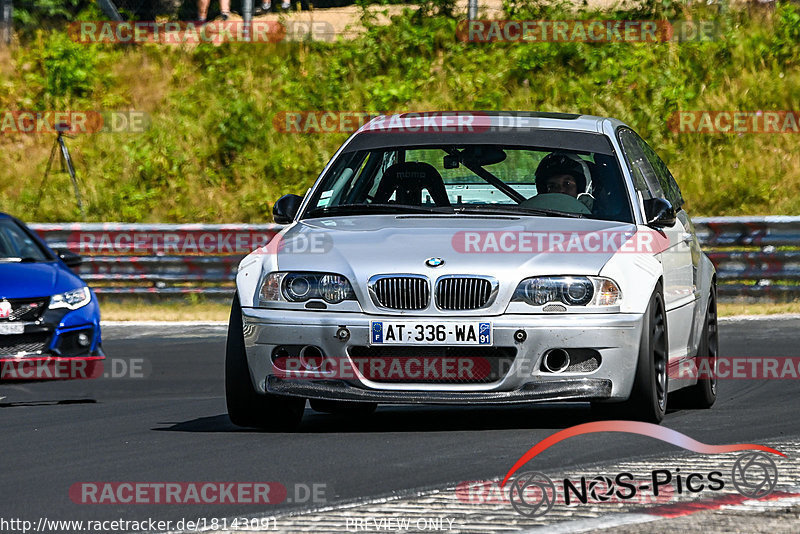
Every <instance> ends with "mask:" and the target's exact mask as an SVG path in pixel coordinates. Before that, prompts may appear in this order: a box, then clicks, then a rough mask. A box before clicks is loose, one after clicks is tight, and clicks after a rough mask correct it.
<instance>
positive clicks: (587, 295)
mask: <svg viewBox="0 0 800 534" xmlns="http://www.w3.org/2000/svg"><path fill="white" fill-rule="evenodd" d="M621 297H622V293H621V292H620V290H619V286H618V285H617V284H616V282H614V281H613V280H611V279H609V278H601V277H598V276H536V277H533V278H526V279H525V280H523V281H522V282H520V283H519V285H518V286H517V289H516V291H514V297H513V299H512V300H514V301H519V302H525V303H527V304H530V305H531V306H544V305H545V304H547V303H548V302H561V303H563V304H566V305H568V306H614V305H616V304H618V303H619V300H620V298H621Z"/></svg>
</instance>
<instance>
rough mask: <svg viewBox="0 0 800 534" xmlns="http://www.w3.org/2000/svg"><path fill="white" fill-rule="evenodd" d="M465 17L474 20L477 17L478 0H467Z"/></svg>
mask: <svg viewBox="0 0 800 534" xmlns="http://www.w3.org/2000/svg"><path fill="white" fill-rule="evenodd" d="M467 18H468V19H469V20H475V19H477V18H478V0H469V10H468V12H467Z"/></svg>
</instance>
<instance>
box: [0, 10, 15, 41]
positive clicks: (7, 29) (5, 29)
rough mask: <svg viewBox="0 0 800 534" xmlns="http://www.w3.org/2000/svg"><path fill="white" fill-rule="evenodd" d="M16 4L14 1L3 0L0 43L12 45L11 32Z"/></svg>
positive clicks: (0, 12)
mask: <svg viewBox="0 0 800 534" xmlns="http://www.w3.org/2000/svg"><path fill="white" fill-rule="evenodd" d="M13 13H14V2H13V1H12V0H2V4H1V5H0V42H3V43H5V44H11V30H12V28H13V24H14V19H13Z"/></svg>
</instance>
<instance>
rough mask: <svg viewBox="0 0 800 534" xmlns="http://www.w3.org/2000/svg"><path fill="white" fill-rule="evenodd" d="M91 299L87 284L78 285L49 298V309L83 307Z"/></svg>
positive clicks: (75, 308)
mask: <svg viewBox="0 0 800 534" xmlns="http://www.w3.org/2000/svg"><path fill="white" fill-rule="evenodd" d="M91 301H92V293H91V292H90V291H89V288H88V286H83V287H79V288H78V289H73V290H72V291H67V292H66V293H59V294H57V295H53V296H52V297H51V298H50V309H51V310H54V309H57V308H67V309H68V310H77V309H78V308H83V307H84V306H86V305H87V304H89V303H90V302H91Z"/></svg>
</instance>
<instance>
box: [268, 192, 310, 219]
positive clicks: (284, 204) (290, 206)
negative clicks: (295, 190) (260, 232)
mask: <svg viewBox="0 0 800 534" xmlns="http://www.w3.org/2000/svg"><path fill="white" fill-rule="evenodd" d="M302 202H303V197H301V196H298V195H283V196H282V197H281V198H279V199H278V200H277V202H275V205H274V206H273V207H272V218H273V219H274V220H275V223H276V224H291V222H292V221H294V217H295V215H297V212H298V211H299V210H300V204H301V203H302Z"/></svg>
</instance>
